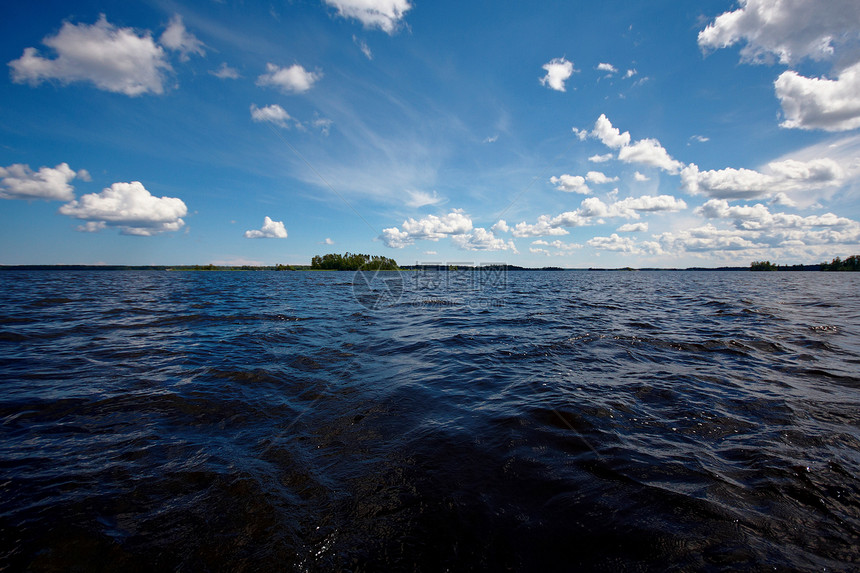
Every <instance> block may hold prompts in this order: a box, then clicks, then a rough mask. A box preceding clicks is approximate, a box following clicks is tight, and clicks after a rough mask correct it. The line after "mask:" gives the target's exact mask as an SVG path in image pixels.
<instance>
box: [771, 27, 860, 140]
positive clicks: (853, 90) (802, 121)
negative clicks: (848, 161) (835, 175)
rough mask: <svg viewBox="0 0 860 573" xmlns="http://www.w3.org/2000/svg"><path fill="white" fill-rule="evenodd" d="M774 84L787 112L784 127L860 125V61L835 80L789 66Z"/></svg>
mask: <svg viewBox="0 0 860 573" xmlns="http://www.w3.org/2000/svg"><path fill="white" fill-rule="evenodd" d="M858 25H860V23H858ZM773 85H774V88H775V89H776V97H778V98H779V101H780V103H781V104H782V112H783V115H784V116H785V121H783V122H782V123H781V124H780V125H781V126H782V127H788V128H797V129H822V130H824V131H847V130H849V129H856V128H858V127H860V62H858V63H856V64H854V65H853V66H851V67H850V68H847V69H846V70H844V71H842V72H841V73H840V74H839V76H838V77H837V79H835V80H829V79H826V78H807V77H804V76H801V75H800V74H798V73H797V72H793V71H790V70H789V71H786V72H783V73H782V74H780V76H779V77H778V78H777V79H776V81H775V82H774V84H773Z"/></svg>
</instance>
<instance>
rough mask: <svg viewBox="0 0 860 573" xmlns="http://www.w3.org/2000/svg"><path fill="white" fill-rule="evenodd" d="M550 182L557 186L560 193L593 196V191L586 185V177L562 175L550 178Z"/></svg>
mask: <svg viewBox="0 0 860 573" xmlns="http://www.w3.org/2000/svg"><path fill="white" fill-rule="evenodd" d="M549 182H550V183H552V184H553V185H555V186H556V187H555V188H556V189H558V190H559V191H565V192H567V193H580V194H582V195H589V194H591V189H589V188H588V185H586V184H585V177H581V176H579V175H567V174H564V175H561V176H559V177H555V176H553V177H550V178H549Z"/></svg>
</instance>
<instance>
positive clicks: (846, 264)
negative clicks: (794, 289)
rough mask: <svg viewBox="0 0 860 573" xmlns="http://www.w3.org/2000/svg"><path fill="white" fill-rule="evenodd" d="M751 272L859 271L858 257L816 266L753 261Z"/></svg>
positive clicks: (859, 258) (859, 260) (854, 256)
mask: <svg viewBox="0 0 860 573" xmlns="http://www.w3.org/2000/svg"><path fill="white" fill-rule="evenodd" d="M750 270H751V271H860V255H852V256H850V257H848V258H847V259H845V260H844V261H843V260H842V259H840V258H839V257H836V258H835V259H833V260H832V261H831V262H829V263H821V264H818V265H777V264H774V263H772V262H770V261H753V262H752V263H750Z"/></svg>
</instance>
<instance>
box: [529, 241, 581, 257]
mask: <svg viewBox="0 0 860 573" xmlns="http://www.w3.org/2000/svg"><path fill="white" fill-rule="evenodd" d="M532 245H543V246H546V247H553V248H554V249H557V250H558V251H560V252H570V251H575V250H577V249H581V248H582V245H580V244H579V243H565V242H564V241H560V240H558V239H556V240H555V241H553V242H551V243H549V242H547V241H544V240H542V239H538V240H537V241H532ZM547 254H549V253H547Z"/></svg>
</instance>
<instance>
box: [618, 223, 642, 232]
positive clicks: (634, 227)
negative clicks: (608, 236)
mask: <svg viewBox="0 0 860 573" xmlns="http://www.w3.org/2000/svg"><path fill="white" fill-rule="evenodd" d="M647 230H648V223H645V222H642V223H625V224H623V225H621V226H620V227H618V232H619V233H644V232H645V231H647Z"/></svg>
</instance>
